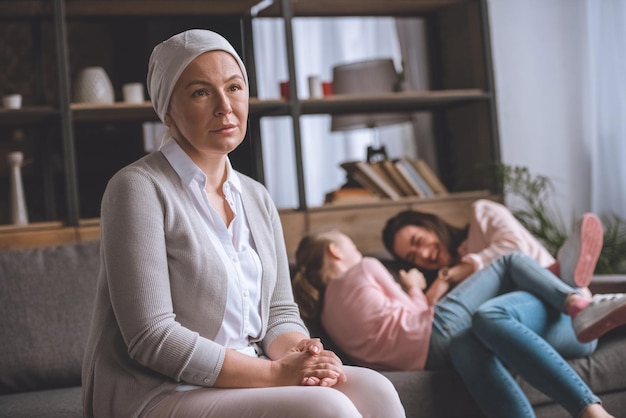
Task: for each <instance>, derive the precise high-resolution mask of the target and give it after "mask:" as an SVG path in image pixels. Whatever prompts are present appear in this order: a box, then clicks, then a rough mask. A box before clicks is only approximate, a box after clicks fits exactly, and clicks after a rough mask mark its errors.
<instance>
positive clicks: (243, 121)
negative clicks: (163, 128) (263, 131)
mask: <svg viewBox="0 0 626 418" xmlns="http://www.w3.org/2000/svg"><path fill="white" fill-rule="evenodd" d="M248 101H249V96H248V89H247V87H246V85H245V79H244V77H243V74H242V72H241V69H240V68H239V65H238V64H237V61H236V60H235V58H234V57H233V56H232V55H230V54H229V53H227V52H224V51H211V52H206V53H204V54H202V55H200V56H198V57H197V58H196V59H194V60H193V61H191V63H190V64H189V65H188V66H187V67H186V68H185V70H184V71H183V72H182V74H181V75H180V77H179V79H178V81H177V82H176V85H175V86H174V91H173V92H172V99H171V100H170V106H169V109H168V113H167V115H166V118H165V121H166V124H167V125H168V126H169V127H170V131H171V132H172V136H174V138H175V139H176V140H177V141H178V143H179V144H180V145H181V147H182V148H183V149H184V150H185V152H187V154H189V155H190V156H191V157H192V158H194V157H196V156H201V157H210V156H216V157H220V158H221V157H223V156H224V155H225V154H228V153H229V152H231V151H232V150H234V149H235V148H237V146H238V145H239V144H240V143H241V142H242V141H243V138H244V136H245V135H246V129H247V121H248Z"/></svg>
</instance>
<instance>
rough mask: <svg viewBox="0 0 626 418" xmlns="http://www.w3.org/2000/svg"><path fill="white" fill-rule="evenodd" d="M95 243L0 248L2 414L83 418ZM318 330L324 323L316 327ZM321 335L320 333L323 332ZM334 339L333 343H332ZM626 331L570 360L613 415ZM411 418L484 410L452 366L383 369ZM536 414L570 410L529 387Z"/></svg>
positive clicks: (625, 384)
mask: <svg viewBox="0 0 626 418" xmlns="http://www.w3.org/2000/svg"><path fill="white" fill-rule="evenodd" d="M98 247H99V244H98V242H86V243H81V244H70V245H64V246H57V247H46V248H35V249H24V250H5V251H0V335H1V340H0V417H11V418H20V417H29V418H32V417H63V418H71V417H81V416H82V411H81V409H82V408H81V389H80V368H81V360H82V354H83V350H84V344H85V339H86V336H87V332H88V327H89V320H90V316H91V308H92V300H93V297H94V290H95V281H96V277H97V270H98V262H99V256H98ZM311 331H312V333H313V334H316V335H319V334H320V333H321V330H319V329H315V328H314V326H311ZM322 337H323V335H322ZM328 344H332V342H330V341H329V342H328ZM625 356H626V332H624V331H623V330H617V331H615V332H612V333H611V334H610V335H608V336H606V337H604V338H603V339H602V340H601V343H600V346H599V348H598V350H597V351H596V353H594V354H593V355H592V356H591V357H589V358H584V359H579V360H575V361H573V362H572V364H573V365H574V367H575V368H576V370H577V371H578V372H579V373H580V374H581V375H582V376H583V377H584V378H585V380H586V381H587V382H589V383H590V384H591V387H592V388H593V389H594V390H595V391H596V392H597V393H598V394H599V395H600V396H601V397H602V399H603V400H604V402H605V404H606V405H607V408H608V409H609V410H610V411H613V413H614V414H616V416H619V414H620V413H621V414H623V411H626V361H625V360H624V357H625ZM384 374H385V375H386V376H387V377H388V378H389V379H390V380H391V381H392V382H393V383H394V385H395V386H396V388H397V390H398V392H399V393H400V396H401V399H402V402H403V404H404V406H405V408H406V410H407V416H408V417H428V418H436V417H450V418H460V417H479V416H481V415H480V413H479V412H478V410H477V409H476V406H475V405H474V403H473V402H472V400H471V399H470V398H469V395H468V394H467V392H466V390H465V389H464V387H463V385H462V383H461V382H460V380H459V378H458V377H457V376H456V375H455V373H454V372H452V371H443V372H391V373H390V372H385V373H384ZM527 392H528V394H529V396H530V397H531V399H532V401H533V404H534V405H536V410H537V413H538V415H539V416H542V417H560V416H566V414H565V412H564V411H563V410H562V409H561V408H560V407H558V406H555V405H553V404H551V403H550V402H549V400H548V399H546V398H545V397H543V396H542V395H541V394H538V393H537V392H536V391H533V390H532V388H527Z"/></svg>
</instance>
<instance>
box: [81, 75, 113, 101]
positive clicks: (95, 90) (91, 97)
mask: <svg viewBox="0 0 626 418" xmlns="http://www.w3.org/2000/svg"><path fill="white" fill-rule="evenodd" d="M114 101H115V95H114V93H113V84H111V80H110V79H109V76H108V75H107V73H106V71H105V70H104V68H102V67H87V68H84V69H82V70H81V71H80V72H79V73H78V75H77V76H76V79H75V80H74V102H77V103H101V104H112V103H113V102H114Z"/></svg>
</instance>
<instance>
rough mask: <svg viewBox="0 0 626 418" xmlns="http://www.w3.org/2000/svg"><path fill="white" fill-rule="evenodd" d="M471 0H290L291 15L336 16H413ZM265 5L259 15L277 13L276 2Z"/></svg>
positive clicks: (273, 15) (275, 15)
mask: <svg viewBox="0 0 626 418" xmlns="http://www.w3.org/2000/svg"><path fill="white" fill-rule="evenodd" d="M471 1H472V0H386V1H380V0H341V1H337V0H316V1H310V0H293V1H292V9H293V14H294V16H302V17H339V16H398V17H403V16H416V15H420V14H424V13H429V12H433V11H436V10H440V9H443V8H446V7H448V6H452V5H455V4H459V3H469V2H471ZM265 3H268V6H266V7H265V8H261V7H260V6H259V9H260V11H258V16H260V17H280V16H281V7H280V2H279V1H277V0H275V1H266V2H265Z"/></svg>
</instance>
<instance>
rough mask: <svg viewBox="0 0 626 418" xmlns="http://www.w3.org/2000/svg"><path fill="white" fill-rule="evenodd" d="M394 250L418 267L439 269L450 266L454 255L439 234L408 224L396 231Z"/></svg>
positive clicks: (400, 256) (403, 258)
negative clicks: (451, 254)
mask: <svg viewBox="0 0 626 418" xmlns="http://www.w3.org/2000/svg"><path fill="white" fill-rule="evenodd" d="M393 251H394V253H395V254H396V255H397V256H398V257H399V258H401V259H402V260H405V261H408V262H409V263H411V264H413V265H415V266H416V267H418V268H423V269H428V270H439V269H440V268H442V267H445V266H449V265H450V263H451V262H452V257H451V256H450V252H449V251H448V249H447V248H446V247H445V246H444V245H443V244H442V242H441V241H440V240H439V237H437V235H436V234H435V233H434V232H432V231H430V230H428V229H426V228H422V227H421V226H415V225H406V226H404V227H402V228H400V229H399V230H398V232H396V235H395V237H394V240H393Z"/></svg>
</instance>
